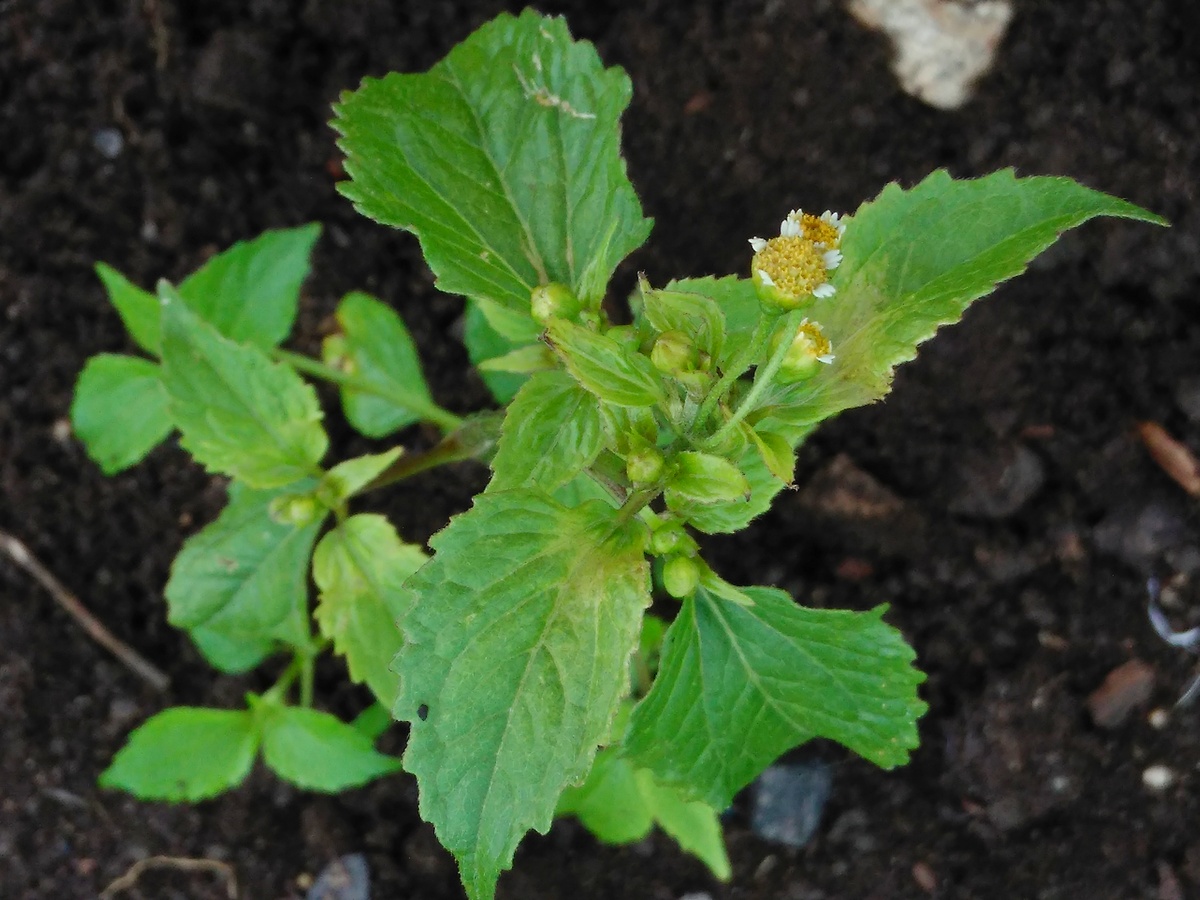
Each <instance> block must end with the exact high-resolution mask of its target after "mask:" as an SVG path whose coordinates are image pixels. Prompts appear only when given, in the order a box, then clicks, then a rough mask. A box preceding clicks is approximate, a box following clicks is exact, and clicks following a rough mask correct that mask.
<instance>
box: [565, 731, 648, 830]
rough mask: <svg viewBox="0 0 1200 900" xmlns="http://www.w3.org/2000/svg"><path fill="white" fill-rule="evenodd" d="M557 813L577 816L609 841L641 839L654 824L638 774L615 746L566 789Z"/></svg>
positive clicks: (599, 756) (585, 825) (601, 755)
mask: <svg viewBox="0 0 1200 900" xmlns="http://www.w3.org/2000/svg"><path fill="white" fill-rule="evenodd" d="M555 815H556V816H575V817H576V818H577V819H579V821H580V822H582V823H583V825H584V827H585V828H587V830H588V831H590V832H591V833H592V834H594V835H595V836H596V837H597V838H598V839H600V840H601V841H604V842H605V843H606V844H631V843H633V842H634V841H640V840H641V839H642V838H644V837H645V836H646V835H648V834H649V833H650V829H651V828H652V827H654V816H653V815H651V813H650V805H649V804H648V803H647V802H646V797H645V795H644V794H643V792H642V785H641V784H640V783H639V780H638V777H637V773H636V772H635V770H634V768H633V766H631V765H630V764H629V762H628V761H627V760H625V759H623V758H622V757H621V756H620V754H619V753H618V752H617V750H616V749H614V748H611V747H606V748H605V749H603V750H601V751H600V752H599V753H597V754H596V762H595V763H594V764H593V765H592V770H591V771H590V772H588V777H587V780H585V781H584V783H583V784H581V785H579V786H578V787H569V788H567V789H566V790H565V791H563V795H562V797H561V798H559V801H558V809H557V810H556V812H555Z"/></svg>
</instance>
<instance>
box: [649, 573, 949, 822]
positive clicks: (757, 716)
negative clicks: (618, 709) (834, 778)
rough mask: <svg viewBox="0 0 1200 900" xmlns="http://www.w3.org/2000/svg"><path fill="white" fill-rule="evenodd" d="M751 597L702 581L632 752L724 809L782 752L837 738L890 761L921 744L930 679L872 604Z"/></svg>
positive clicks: (666, 656) (686, 607)
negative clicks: (921, 695)
mask: <svg viewBox="0 0 1200 900" xmlns="http://www.w3.org/2000/svg"><path fill="white" fill-rule="evenodd" d="M744 590H745V593H746V594H748V595H749V596H750V597H751V599H752V600H753V601H754V605H753V606H740V605H736V604H732V603H727V602H724V601H722V600H719V599H717V598H715V597H714V596H713V595H711V594H710V593H708V592H707V591H706V590H705V589H704V588H703V587H701V589H700V590H698V591H697V592H696V594H695V595H694V597H692V598H689V599H688V600H686V601H684V604H683V608H682V610H681V611H680V614H679V616H678V618H676V620H675V621H674V622H673V623H672V625H671V627H670V629H669V630H668V632H667V639H666V644H665V646H664V648H663V656H662V661H661V662H660V664H659V671H658V678H657V679H656V680H655V682H654V687H653V688H652V689H651V691H650V693H649V694H648V695H647V696H646V698H645V699H644V700H643V701H642V702H641V703H640V704H639V705H638V706H637V708H636V709H635V710H634V712H633V717H632V719H631V721H630V726H629V732H628V734H627V735H626V738H625V750H626V753H627V755H628V756H629V757H630V758H631V759H632V760H633V762H634V763H635V764H636V765H639V766H643V767H645V768H648V769H650V770H651V771H652V772H653V773H654V774H655V776H656V777H657V778H658V779H659V780H661V781H662V782H663V783H665V784H670V785H674V786H676V787H678V788H679V789H681V790H683V791H684V792H685V794H686V795H687V796H688V797H690V798H694V799H699V800H704V801H705V802H706V803H708V804H709V805H710V806H712V807H713V808H715V809H725V808H726V807H727V806H728V805H729V803H730V802H731V801H732V799H733V796H734V794H736V793H737V792H738V791H739V790H740V789H741V788H742V787H744V786H745V785H746V784H748V783H749V782H750V781H751V780H752V779H753V778H754V777H755V776H756V775H758V773H759V772H761V771H762V770H763V769H764V768H766V767H767V766H768V765H770V763H771V762H772V761H773V760H775V759H776V758H777V757H778V756H779V755H780V754H781V753H783V752H785V751H787V750H789V749H791V748H792V747H795V746H797V745H799V744H802V743H804V742H805V741H807V740H809V739H810V738H813V737H826V738H831V739H833V740H835V741H838V742H839V743H841V744H843V745H845V746H846V747H848V748H849V749H851V750H853V751H854V752H855V753H858V754H859V755H861V756H864V757H866V758H867V759H869V760H871V761H872V762H874V763H876V764H877V765H880V766H883V767H885V768H891V767H892V766H897V765H901V764H903V763H904V762H906V761H907V760H908V752H909V750H911V749H912V748H914V747H916V746H917V729H916V720H917V718H918V717H919V716H920V715H921V714H922V713H923V712H924V711H925V708H926V707H925V704H924V703H922V702H921V701H920V700H919V699H918V698H917V691H916V689H917V685H918V684H919V683H920V682H921V681H922V680H924V676H923V675H922V674H921V673H920V672H918V671H917V670H916V669H914V668H913V667H912V661H913V651H912V649H911V648H910V647H909V646H908V645H907V644H906V643H905V642H904V639H903V638H902V637H901V636H900V633H899V632H897V631H896V630H895V629H894V628H891V627H890V626H888V625H886V624H884V622H883V620H882V615H883V612H884V607H878V608H876V609H874V610H872V611H871V612H865V613H855V612H849V611H847V610H825V609H806V608H804V607H801V606H797V605H796V604H795V603H794V602H793V601H792V598H791V597H789V596H788V595H787V594H785V593H784V592H782V591H779V590H775V589H773V588H761V587H759V588H745V589H744Z"/></svg>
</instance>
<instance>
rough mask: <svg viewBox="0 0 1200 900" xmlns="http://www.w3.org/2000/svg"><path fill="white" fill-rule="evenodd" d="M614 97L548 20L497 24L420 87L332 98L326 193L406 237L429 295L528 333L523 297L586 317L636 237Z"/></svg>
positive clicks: (614, 74)
mask: <svg viewBox="0 0 1200 900" xmlns="http://www.w3.org/2000/svg"><path fill="white" fill-rule="evenodd" d="M630 94H631V88H630V84H629V79H628V78H627V77H626V75H625V73H624V72H622V71H621V70H620V69H616V68H613V69H605V68H604V65H603V63H601V61H600V58H599V56H598V55H597V54H596V50H595V48H594V47H593V46H592V45H591V44H589V43H587V42H585V41H573V40H572V39H571V35H570V33H569V32H568V30H567V26H566V23H565V22H564V21H563V20H562V19H561V18H554V19H551V18H545V17H543V16H539V15H538V14H536V13H534V12H532V11H528V10H527V11H526V12H524V13H523V14H522V15H521V16H520V17H519V18H514V17H513V16H510V15H501V16H498V17H497V18H496V19H494V20H493V21H491V22H489V23H488V24H486V25H484V26H483V27H482V28H480V29H479V30H478V31H476V32H475V33H474V34H472V35H471V36H470V37H469V38H467V39H466V40H465V41H463V42H462V43H461V44H459V45H458V46H456V47H455V48H454V49H453V50H452V51H451V52H450V54H449V56H447V57H446V58H445V59H444V60H442V61H441V62H439V63H438V64H437V65H435V66H434V67H433V68H432V69H431V70H430V71H429V72H428V73H426V74H422V75H400V74H395V73H393V74H391V75H388V76H387V77H385V78H383V79H382V80H376V79H370V78H368V79H365V80H364V81H363V84H362V87H360V88H359V89H358V90H357V91H355V92H353V93H347V94H343V95H342V99H341V102H340V103H339V104H338V105H336V106H335V107H334V109H335V111H336V113H337V118H336V119H335V120H334V122H333V127H334V128H335V129H336V130H337V131H338V132H340V133H341V135H342V138H341V140H340V141H339V146H340V147H341V148H342V150H344V151H345V153H346V171H347V172H349V173H350V177H351V181H350V182H348V183H343V184H341V185H339V187H340V189H341V190H342V192H343V193H344V194H345V195H346V196H347V197H349V198H350V199H351V200H353V201H354V204H355V206H356V208H357V209H358V210H359V212H361V213H363V214H364V215H367V216H369V217H370V218H372V219H376V220H377V221H380V222H384V223H385V224H388V225H393V226H395V227H397V228H404V229H406V230H408V231H411V232H413V233H414V234H416V235H417V237H418V238H419V239H420V241H421V249H422V250H423V251H424V253H425V258H426V259H427V260H428V262H429V266H430V268H432V269H433V271H434V273H435V274H436V275H437V278H438V287H439V288H441V289H442V290H444V291H447V292H449V293H454V294H464V295H466V296H468V297H473V298H477V299H480V300H485V301H487V302H488V304H489V305H490V306H492V307H494V308H495V309H497V310H501V311H504V312H508V313H510V314H517V315H519V316H520V317H521V318H522V319H523V320H524V321H525V322H527V323H528V324H529V325H530V326H532V324H533V323H532V321H531V320H529V318H528V315H529V298H530V293H531V292H532V290H533V289H534V288H535V287H537V286H538V285H540V284H546V283H549V282H552V281H556V282H560V283H562V284H565V285H567V286H569V287H570V288H571V289H572V291H573V292H574V293H575V295H576V296H578V297H580V298H581V299H583V300H585V301H592V302H597V303H598V301H599V300H600V298H601V297H602V296H603V292H604V289H605V287H606V286H607V283H608V279H609V278H610V277H611V275H612V272H613V269H615V268H616V265H617V263H618V262H620V261H621V260H622V259H623V258H624V257H625V256H627V255H628V254H629V253H631V252H632V251H633V250H635V249H636V248H637V247H639V246H640V245H641V244H642V242H643V241H644V240H645V239H646V236H647V235H648V234H649V231H650V225H651V223H650V221H649V220H647V219H643V218H642V212H641V206H640V204H639V203H638V199H637V195H636V194H635V193H634V191H633V187H632V186H631V185H630V184H629V180H628V178H627V177H626V175H625V163H624V161H623V160H622V159H621V155H620V146H619V141H620V127H619V121H620V116H621V113H622V112H623V111H624V109H625V107H626V105H627V104H628V103H629V98H630ZM484 311H485V312H486V313H488V318H489V320H490V321H491V322H492V324H493V326H495V327H497V328H499V325H498V324H497V317H496V316H495V315H493V314H492V313H491V311H490V310H489V309H487V308H485V309H484ZM500 330H501V331H504V329H500ZM506 333H507V332H506ZM535 335H536V330H533V329H532V328H531V330H530V331H529V332H527V333H526V334H525V337H526V338H531V337H534V336H535ZM509 336H510V337H515V335H513V334H510V335H509Z"/></svg>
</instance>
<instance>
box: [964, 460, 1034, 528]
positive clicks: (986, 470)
mask: <svg viewBox="0 0 1200 900" xmlns="http://www.w3.org/2000/svg"><path fill="white" fill-rule="evenodd" d="M958 478H959V483H960V487H959V491H958V494H957V495H956V496H955V497H954V499H952V500H951V501H950V507H949V508H950V512H952V513H957V514H959V515H963V516H975V517H978V518H981V519H1006V518H1008V517H1009V516H1011V515H1013V514H1014V513H1015V512H1017V510H1019V509H1020V508H1021V507H1022V506H1024V505H1025V504H1026V503H1027V502H1028V501H1029V500H1030V499H1032V497H1033V496H1034V495H1035V494H1036V493H1037V492H1038V491H1039V490H1041V488H1042V485H1043V484H1045V483H1046V467H1045V465H1044V464H1043V463H1042V460H1041V457H1039V456H1038V455H1037V454H1036V453H1034V452H1033V451H1032V450H1030V449H1029V448H1028V447H1025V446H1024V445H1021V444H1016V445H1011V446H1007V447H998V448H996V449H995V450H994V451H993V452H992V453H989V454H987V455H973V456H970V457H968V458H967V459H966V460H964V461H963V464H962V465H961V467H960V468H959V472H958Z"/></svg>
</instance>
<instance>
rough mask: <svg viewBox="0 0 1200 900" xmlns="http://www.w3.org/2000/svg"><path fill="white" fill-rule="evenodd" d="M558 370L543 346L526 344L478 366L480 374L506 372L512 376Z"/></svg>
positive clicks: (554, 361) (552, 356)
mask: <svg viewBox="0 0 1200 900" xmlns="http://www.w3.org/2000/svg"><path fill="white" fill-rule="evenodd" d="M556 368H558V360H557V359H555V357H554V354H553V353H552V352H551V350H550V348H549V347H547V346H546V345H545V344H528V345H526V346H524V347H518V348H517V349H516V350H513V351H511V352H509V353H505V354H504V355H503V356H496V357H493V358H492V359H485V360H484V361H483V362H481V363H480V364H479V370H480V371H481V372H508V373H510V374H514V375H532V374H533V373H534V372H545V371H547V370H549V369H556Z"/></svg>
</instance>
